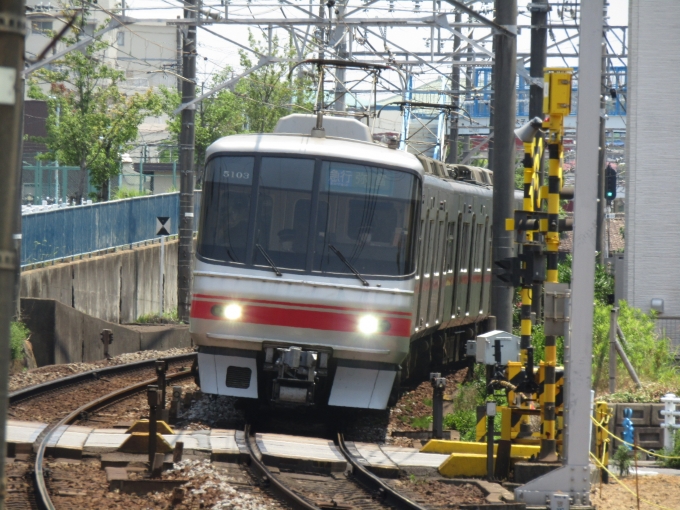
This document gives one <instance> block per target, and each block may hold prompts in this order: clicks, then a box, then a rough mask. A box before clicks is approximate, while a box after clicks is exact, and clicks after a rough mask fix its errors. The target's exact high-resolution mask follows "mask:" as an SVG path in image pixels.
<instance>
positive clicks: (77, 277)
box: [20, 240, 178, 323]
mask: <svg viewBox="0 0 680 510" xmlns="http://www.w3.org/2000/svg"><path fill="white" fill-rule="evenodd" d="M177 247H178V241H176V240H174V241H168V242H166V243H165V256H164V261H165V264H164V266H165V278H164V286H163V287H164V291H163V292H164V296H165V297H164V311H166V312H169V311H171V310H174V309H175V308H177ZM159 281H160V243H153V244H149V245H146V246H137V247H135V248H133V249H128V250H123V251H117V252H114V253H109V254H106V255H101V256H98V257H92V258H84V259H81V260H75V261H72V262H66V263H59V264H55V265H50V266H45V267H42V268H38V269H32V270H30V271H23V272H22V273H21V290H20V295H21V297H22V298H42V299H54V300H56V301H58V302H60V303H62V304H64V305H66V306H68V307H71V308H73V309H75V310H77V311H79V312H83V313H86V314H88V315H91V316H92V317H96V318H98V319H101V320H105V321H108V322H113V323H130V322H135V321H136V320H137V318H138V317H140V316H141V315H146V314H150V313H158V312H159V311H160V302H159Z"/></svg>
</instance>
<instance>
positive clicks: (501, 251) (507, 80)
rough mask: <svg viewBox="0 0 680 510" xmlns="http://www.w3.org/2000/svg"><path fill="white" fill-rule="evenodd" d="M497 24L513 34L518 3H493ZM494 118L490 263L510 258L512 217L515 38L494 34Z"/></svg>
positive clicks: (495, 288) (501, 300)
mask: <svg viewBox="0 0 680 510" xmlns="http://www.w3.org/2000/svg"><path fill="white" fill-rule="evenodd" d="M495 7H496V23H498V24H499V25H501V26H504V27H506V28H508V29H509V30H511V31H512V32H516V30H517V0H496V1H495ZM494 46H495V64H494V91H493V92H494V96H493V97H494V100H493V105H494V112H493V113H494V117H493V119H494V120H493V135H494V144H493V184H494V185H493V261H494V263H495V262H497V261H501V260H503V259H507V258H510V257H512V256H513V254H514V246H513V233H512V232H510V231H507V230H505V220H506V219H508V218H513V217H514V203H513V202H514V190H515V132H514V130H515V114H516V97H515V96H516V89H515V80H516V71H517V38H516V37H515V36H510V35H506V34H504V33H497V34H496V35H494ZM497 267H498V266H496V265H495V264H494V275H496V276H495V277H494V278H493V280H492V284H491V314H492V315H494V316H495V317H496V324H497V328H498V329H500V330H502V331H512V297H513V293H514V289H513V288H512V287H509V286H507V285H506V284H505V283H504V282H502V281H501V280H500V279H499V278H498V276H497V274H498V269H497Z"/></svg>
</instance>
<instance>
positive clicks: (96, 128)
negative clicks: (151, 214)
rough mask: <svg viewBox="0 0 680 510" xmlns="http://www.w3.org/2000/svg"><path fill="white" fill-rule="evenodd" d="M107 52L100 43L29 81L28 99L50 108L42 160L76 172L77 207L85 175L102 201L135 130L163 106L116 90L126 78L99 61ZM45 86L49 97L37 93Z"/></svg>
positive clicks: (78, 32)
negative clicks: (76, 169) (45, 103)
mask: <svg viewBox="0 0 680 510" xmlns="http://www.w3.org/2000/svg"><path fill="white" fill-rule="evenodd" d="M85 17H86V16H83V18H85ZM81 35H82V27H80V28H78V27H75V28H74V35H73V36H72V37H65V38H64V42H65V43H66V44H68V45H70V44H74V43H76V42H77V41H78V40H79V39H80V37H81ZM107 46H108V43H106V42H103V41H101V39H100V40H97V41H95V42H94V43H92V44H90V45H89V46H87V47H86V48H84V49H83V50H81V51H72V52H70V53H67V54H66V55H64V57H63V58H61V59H60V60H57V61H55V62H54V63H53V64H52V65H51V66H50V67H44V68H42V69H39V70H38V71H36V72H35V73H34V74H33V76H32V77H31V79H30V81H29V90H28V96H29V97H30V98H32V99H40V100H44V101H46V102H47V106H48V117H47V137H46V138H44V139H41V140H40V141H43V142H44V143H45V144H46V145H47V150H48V152H47V153H46V154H44V155H42V157H43V158H44V159H50V160H58V161H59V162H60V163H62V164H64V165H69V166H77V167H80V172H79V179H78V181H79V182H78V188H77V191H76V192H75V193H74V194H73V195H72V198H75V199H76V200H77V201H79V200H80V199H81V198H83V197H84V196H85V195H86V193H87V190H86V185H87V180H88V171H89V178H90V182H91V183H92V184H93V185H94V186H95V188H96V189H97V190H98V192H99V193H98V194H99V196H100V198H102V199H106V196H107V194H108V181H109V179H110V178H111V177H113V176H115V175H117V174H118V172H119V169H120V162H121V155H122V154H123V153H125V152H126V151H128V150H129V149H130V148H132V146H133V145H132V142H134V140H135V139H136V138H137V134H138V131H139V125H140V124H141V123H142V121H143V120H144V118H145V117H146V116H148V115H157V114H159V113H160V112H161V110H160V107H161V101H160V100H159V98H158V97H157V96H156V95H155V94H153V92H152V91H151V90H149V91H147V92H146V93H144V94H134V95H128V96H126V95H125V94H123V93H122V92H121V91H120V90H119V85H120V84H121V83H122V82H124V81H125V77H124V74H123V72H122V71H119V70H117V69H114V68H113V67H111V66H110V65H108V64H107V63H106V62H105V60H104V58H102V52H103V50H104V49H105V48H106V47H107ZM44 84H48V85H49V92H45V91H44V90H43V88H42V87H41V85H44Z"/></svg>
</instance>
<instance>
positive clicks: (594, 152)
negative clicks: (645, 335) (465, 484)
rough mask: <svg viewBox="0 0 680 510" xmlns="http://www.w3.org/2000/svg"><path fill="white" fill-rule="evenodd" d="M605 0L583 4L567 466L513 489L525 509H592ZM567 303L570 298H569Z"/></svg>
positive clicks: (567, 343)
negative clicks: (555, 498) (563, 504)
mask: <svg viewBox="0 0 680 510" xmlns="http://www.w3.org/2000/svg"><path fill="white" fill-rule="evenodd" d="M602 4H603V0H591V1H589V2H583V3H582V4H581V19H580V31H579V36H580V50H581V53H580V56H579V64H578V82H579V87H578V118H577V121H576V147H577V150H576V167H577V168H578V169H579V170H578V175H577V177H576V189H575V193H574V196H575V199H574V205H575V207H574V261H573V266H572V267H573V273H572V279H571V288H572V291H571V321H570V327H569V328H568V329H567V331H566V332H565V336H564V358H565V359H564V371H565V373H564V415H565V416H564V446H563V449H562V452H563V453H562V455H563V457H564V458H565V462H564V463H565V465H564V466H563V467H561V468H559V469H556V470H554V471H551V472H550V473H548V474H546V475H543V476H541V477H539V478H536V479H535V480H532V481H531V482H529V483H528V484H526V485H524V486H522V487H518V488H517V489H515V498H516V499H517V501H519V502H521V503H525V504H526V505H527V506H541V505H543V506H545V502H546V498H549V497H550V495H551V494H555V493H556V492H558V491H561V492H564V493H566V494H569V496H570V497H571V498H572V505H573V506H577V505H582V506H590V458H589V454H590V452H589V450H590V449H589V444H588V441H585V440H584V438H588V436H589V435H590V431H591V427H592V424H591V421H590V400H591V399H590V385H591V376H592V355H593V345H592V338H593V298H594V284H593V282H594V280H595V264H594V263H593V262H594V261H593V253H594V252H595V222H596V209H597V202H596V199H597V165H598V160H599V158H598V141H597V139H598V137H597V134H598V129H599V120H600V119H599V116H600V114H599V104H600V97H599V96H600V89H599V86H598V85H599V83H600V76H601V65H600V58H601V54H600V48H601V47H600V45H601V44H602V22H603V18H602V12H603V11H602ZM568 301H569V300H568Z"/></svg>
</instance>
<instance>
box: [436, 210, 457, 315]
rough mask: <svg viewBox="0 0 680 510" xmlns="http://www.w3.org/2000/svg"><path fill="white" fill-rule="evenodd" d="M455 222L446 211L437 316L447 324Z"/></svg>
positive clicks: (441, 247) (441, 243) (441, 248)
mask: <svg viewBox="0 0 680 510" xmlns="http://www.w3.org/2000/svg"><path fill="white" fill-rule="evenodd" d="M454 225H455V224H454V223H453V222H451V221H449V213H446V215H445V216H444V221H443V225H442V227H443V235H442V238H441V241H440V243H439V249H440V250H441V252H442V254H441V260H440V263H439V289H438V290H439V292H438V296H437V318H438V319H439V321H440V325H441V324H446V323H447V322H449V320H450V319H449V316H448V314H447V313H445V312H444V310H445V309H446V308H444V307H445V302H446V294H447V282H448V276H449V274H448V269H449V266H450V265H451V262H450V259H449V257H450V256H451V247H450V244H451V237H452V235H451V229H452V228H453V227H454Z"/></svg>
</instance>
